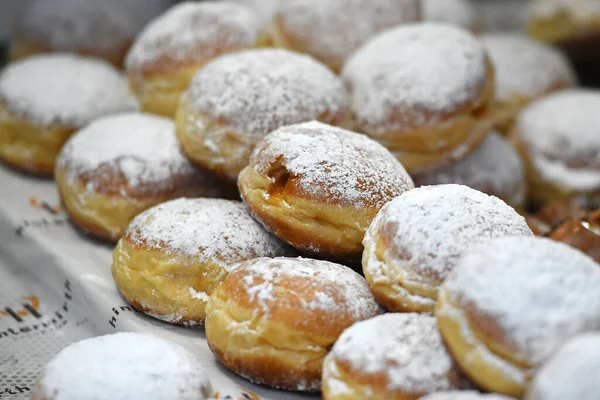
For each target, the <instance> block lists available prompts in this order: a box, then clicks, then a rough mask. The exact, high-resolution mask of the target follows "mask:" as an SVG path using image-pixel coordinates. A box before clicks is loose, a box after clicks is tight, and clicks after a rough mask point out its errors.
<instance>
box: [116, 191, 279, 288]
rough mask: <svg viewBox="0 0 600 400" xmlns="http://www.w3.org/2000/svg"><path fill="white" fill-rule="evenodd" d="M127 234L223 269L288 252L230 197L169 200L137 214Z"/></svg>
mask: <svg viewBox="0 0 600 400" xmlns="http://www.w3.org/2000/svg"><path fill="white" fill-rule="evenodd" d="M125 235H126V238H127V240H129V241H130V242H131V243H133V244H134V245H138V244H139V245H143V246H146V247H150V248H154V249H161V251H162V252H166V253H168V254H184V255H187V256H191V257H194V259H195V260H197V261H198V262H200V263H214V264H217V265H219V266H222V267H224V268H226V269H229V268H231V267H232V266H233V265H234V264H236V263H239V262H241V261H246V260H248V259H251V258H257V257H275V256H280V255H286V254H290V250H288V249H287V247H285V246H284V245H283V244H282V243H281V242H280V241H278V240H277V239H276V238H275V237H273V236H271V235H270V234H269V233H267V232H266V231H265V230H264V229H263V228H262V226H261V225H260V224H259V223H258V222H256V221H255V220H254V219H252V217H251V216H250V214H249V213H248V211H247V210H246V207H245V206H244V204H243V203H241V202H237V201H230V200H220V199H178V200H173V201H169V202H167V203H163V204H160V205H158V206H156V207H154V208H151V209H149V210H147V211H145V212H144V213H142V214H140V215H139V216H137V217H136V218H135V219H134V220H133V221H132V223H131V224H130V225H129V228H128V229H127V232H126V234H125ZM198 296H202V294H198ZM202 297H203V296H202Z"/></svg>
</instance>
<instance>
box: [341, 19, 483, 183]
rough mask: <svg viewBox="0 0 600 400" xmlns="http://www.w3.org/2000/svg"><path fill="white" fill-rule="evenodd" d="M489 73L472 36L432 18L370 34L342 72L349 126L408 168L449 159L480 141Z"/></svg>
mask: <svg viewBox="0 0 600 400" xmlns="http://www.w3.org/2000/svg"><path fill="white" fill-rule="evenodd" d="M493 77H494V74H493V67H492V65H491V64H490V62H489V60H488V58H487V56H486V53H485V51H484V49H483V47H482V45H481V44H480V43H479V41H478V40H477V39H476V38H475V37H474V36H472V35H470V34H469V33H467V32H465V31H463V30H461V29H459V28H456V27H453V26H450V25H444V24H436V23H423V24H411V25H405V26H401V27H398V28H395V29H392V30H389V31H387V32H385V33H382V34H380V35H378V36H376V37H375V38H373V39H371V40H370V41H369V42H367V43H366V44H365V45H363V46H362V47H361V48H360V49H359V50H358V51H357V52H356V53H355V54H354V55H353V56H352V57H350V59H349V60H348V62H347V63H346V65H345V66H344V69H343V72H342V78H343V79H344V81H345V83H346V85H347V87H348V88H349V91H350V97H351V99H350V109H351V111H352V114H353V127H354V129H355V130H356V131H358V132H361V133H364V134H366V135H369V136H371V137H373V138H374V139H376V140H378V141H379V142H380V143H381V144H383V145H384V146H386V147H387V148H388V149H389V150H390V151H391V152H392V153H393V154H395V155H396V157H398V159H399V160H400V162H402V164H403V165H404V167H406V169H407V170H408V171H409V172H410V173H414V172H423V171H425V170H429V169H435V168H437V167H441V166H443V165H447V164H450V163H452V161H455V160H457V159H460V158H462V157H464V156H465V155H467V154H468V153H470V152H471V151H473V150H474V149H475V148H476V147H477V146H478V145H479V144H480V143H481V142H482V141H483V139H484V138H485V136H486V135H487V133H488V132H489V130H490V127H491V123H490V122H489V121H487V120H486V119H485V118H483V117H482V116H483V115H484V114H485V113H486V111H487V109H488V106H489V105H490V104H491V102H492V100H493V97H494V78H493Z"/></svg>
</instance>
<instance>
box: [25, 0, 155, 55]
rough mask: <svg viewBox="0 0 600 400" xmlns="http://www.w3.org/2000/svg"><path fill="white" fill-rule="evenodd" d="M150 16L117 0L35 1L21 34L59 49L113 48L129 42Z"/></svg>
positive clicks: (26, 15) (27, 12) (117, 48)
mask: <svg viewBox="0 0 600 400" xmlns="http://www.w3.org/2000/svg"><path fill="white" fill-rule="evenodd" d="M126 1H131V0H126ZM126 1H123V2H124V3H126ZM154 7H156V6H154ZM146 19H147V15H146V14H145V13H143V12H133V10H132V9H131V8H128V7H127V6H126V5H125V4H122V3H120V2H119V1H117V0H101V1H96V0H91V1H90V0H43V1H33V2H31V5H30V6H29V7H28V8H27V9H26V10H25V12H24V13H23V15H22V17H21V20H20V21H19V22H18V25H17V33H18V35H24V36H25V37H26V38H28V37H31V38H34V39H35V40H37V41H39V42H41V43H47V44H48V45H49V47H50V48H51V49H53V50H58V51H81V50H87V51H97V50H98V49H101V50H105V51H110V50H119V49H120V48H121V47H123V46H124V45H127V44H128V43H129V42H130V41H131V40H132V39H133V38H134V37H135V35H136V34H137V33H138V31H139V30H140V29H141V28H142V27H143V25H144V23H145V22H146Z"/></svg>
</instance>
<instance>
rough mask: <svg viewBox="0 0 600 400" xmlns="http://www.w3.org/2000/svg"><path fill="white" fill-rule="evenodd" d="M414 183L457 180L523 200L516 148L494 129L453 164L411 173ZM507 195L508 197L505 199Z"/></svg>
mask: <svg viewBox="0 0 600 400" xmlns="http://www.w3.org/2000/svg"><path fill="white" fill-rule="evenodd" d="M413 179H414V180H415V184H416V185H417V186H423V185H436V184H445V183H457V184H461V185H466V186H469V187H471V188H473V189H476V190H480V191H483V192H491V193H488V194H494V195H496V196H499V197H503V198H504V199H506V200H507V201H509V202H511V200H512V202H514V204H521V203H523V201H525V169H524V166H523V161H522V160H521V158H520V157H519V155H518V154H517V152H516V150H515V149H514V148H513V147H512V146H511V145H510V144H509V143H508V141H506V140H505V139H504V138H503V137H502V136H501V135H500V134H498V133H497V132H491V133H490V134H489V135H488V136H487V138H486V139H485V141H484V142H483V143H482V144H481V146H480V147H479V148H477V149H476V150H475V151H474V152H473V153H471V154H469V155H468V156H466V157H465V158H463V159H462V160H459V161H457V162H456V163H454V164H452V165H450V166H447V167H443V168H440V169H437V170H434V171H431V172H427V173H423V174H416V175H413ZM509 198H510V199H509Z"/></svg>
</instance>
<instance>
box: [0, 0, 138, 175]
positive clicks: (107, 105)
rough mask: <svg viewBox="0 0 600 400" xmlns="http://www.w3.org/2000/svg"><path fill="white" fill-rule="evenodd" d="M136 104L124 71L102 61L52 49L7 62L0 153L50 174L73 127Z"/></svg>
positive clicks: (1, 77)
mask: <svg viewBox="0 0 600 400" xmlns="http://www.w3.org/2000/svg"><path fill="white" fill-rule="evenodd" d="M42 3H43V2H42ZM136 108H137V104H136V101H135V99H134V98H133V96H131V94H130V93H129V91H128V89H127V82H126V80H125V79H124V77H123V76H121V74H120V73H119V72H118V71H117V70H116V69H114V68H113V67H112V66H111V65H109V64H107V63H106V62H104V61H101V60H98V59H92V58H84V57H80V56H76V55H70V54H63V53H55V54H44V55H38V56H32V57H30V58H28V59H25V60H23V61H19V62H15V63H11V64H9V65H8V66H7V67H6V68H5V69H4V70H3V71H2V72H1V73H0V159H2V160H3V161H5V162H6V163H7V164H9V165H11V166H13V167H15V168H17V169H20V170H23V171H25V172H29V173H33V174H39V175H52V173H53V171H54V163H55V161H56V157H57V156H58V153H59V152H60V149H61V148H62V146H63V144H64V143H65V141H66V140H67V139H68V138H69V136H71V134H72V133H73V132H75V131H76V130H77V129H79V128H81V127H83V126H85V125H87V124H88V123H90V122H92V121H93V120H95V119H96V118H99V117H102V116H105V115H109V114H114V113H118V112H123V111H133V110H134V109H136Z"/></svg>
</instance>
